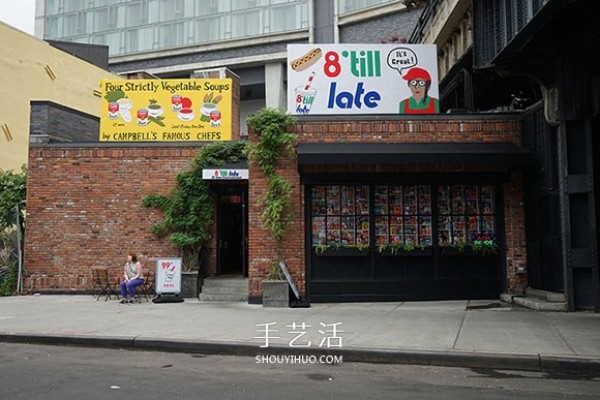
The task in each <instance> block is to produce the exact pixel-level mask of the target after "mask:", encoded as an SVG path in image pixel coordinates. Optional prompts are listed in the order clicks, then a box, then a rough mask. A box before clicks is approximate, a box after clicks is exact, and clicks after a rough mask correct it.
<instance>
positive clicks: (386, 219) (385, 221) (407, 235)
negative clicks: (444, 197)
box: [375, 185, 431, 246]
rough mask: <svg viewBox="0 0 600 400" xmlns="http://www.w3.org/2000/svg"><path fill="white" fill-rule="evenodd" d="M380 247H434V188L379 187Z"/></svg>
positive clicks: (377, 230)
mask: <svg viewBox="0 0 600 400" xmlns="http://www.w3.org/2000/svg"><path fill="white" fill-rule="evenodd" d="M375 237H376V240H377V244H388V243H393V244H419V245H423V246H431V187H430V186H428V185H390V186H387V185H385V186H384V185H378V186H375Z"/></svg>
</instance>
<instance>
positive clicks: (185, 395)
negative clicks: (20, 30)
mask: <svg viewBox="0 0 600 400" xmlns="http://www.w3.org/2000/svg"><path fill="white" fill-rule="evenodd" d="M0 362H1V363H2V367H1V368H2V372H1V373H0V399H7V400H8V399H11V400H13V399H28V400H29V399H45V400H58V399H61V400H64V399H88V400H96V399H98V400H100V399H102V400H105V399H108V398H128V399H136V398H144V399H166V398H171V399H173V398H176V399H211V400H214V399H258V398H260V399H267V400H270V399H364V398H369V399H432V400H433V399H435V400H439V399H445V400H454V399H460V400H468V399H473V400H481V399H529V400H535V399H540V400H541V399H544V400H546V399H565V398H569V399H598V398H599V397H600V396H599V394H600V377H593V376H586V375H585V374H578V375H548V374H544V373H539V372H520V371H500V370H489V369H486V370H474V369H464V368H444V367H425V366H406V365H385V364H361V363H346V362H342V363H341V364H337V365H321V364H310V363H308V364H268V363H264V362H263V363H257V359H256V358H254V357H232V356H204V355H197V354H196V355H190V354H181V353H164V352H147V351H131V350H117V349H90V348H77V347H64V346H60V347H54V346H41V345H24V344H11V343H0Z"/></svg>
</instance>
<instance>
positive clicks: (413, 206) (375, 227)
mask: <svg viewBox="0 0 600 400" xmlns="http://www.w3.org/2000/svg"><path fill="white" fill-rule="evenodd" d="M371 190H373V192H372V193H371ZM434 190H435V192H433V191H434ZM494 191H495V190H494V186H493V185H477V184H467V185H437V186H432V185H315V186H313V187H311V189H310V193H311V204H310V210H311V215H312V225H311V230H312V242H311V243H312V245H313V246H321V245H332V244H339V245H342V246H354V245H365V244H366V245H368V244H370V242H371V238H370V235H371V233H372V234H374V235H375V238H374V241H375V244H377V245H387V244H399V245H403V244H404V245H410V244H412V245H417V246H431V245H432V243H433V234H434V232H437V243H438V245H440V246H448V245H459V244H461V243H468V242H469V241H470V240H471V239H470V238H471V237H473V235H477V234H489V235H495V233H496V232H495V231H496V224H495V218H496V215H495V207H496V205H495V193H494ZM432 193H435V195H436V204H435V209H434V210H435V211H436V213H432V207H433V206H434V205H433V204H432V202H433V200H432ZM370 196H372V201H373V204H372V205H371V204H370V201H371V200H370ZM436 224H437V226H434V225H436ZM371 230H372V232H371Z"/></svg>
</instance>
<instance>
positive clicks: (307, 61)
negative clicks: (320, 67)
mask: <svg viewBox="0 0 600 400" xmlns="http://www.w3.org/2000/svg"><path fill="white" fill-rule="evenodd" d="M322 54H323V51H321V49H319V48H318V47H317V48H314V49H312V50H311V51H309V52H308V53H306V54H305V55H303V56H302V57H299V58H296V59H295V60H292V61H291V62H290V66H291V67H292V69H293V70H294V71H304V70H305V69H307V68H309V67H310V66H312V65H314V64H315V63H316V62H317V61H319V59H320V58H321V55H322Z"/></svg>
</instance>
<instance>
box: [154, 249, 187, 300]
mask: <svg viewBox="0 0 600 400" xmlns="http://www.w3.org/2000/svg"><path fill="white" fill-rule="evenodd" d="M155 291H156V294H158V295H160V294H167V293H170V294H179V293H180V292H181V258H159V259H158V260H156V288H155Z"/></svg>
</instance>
